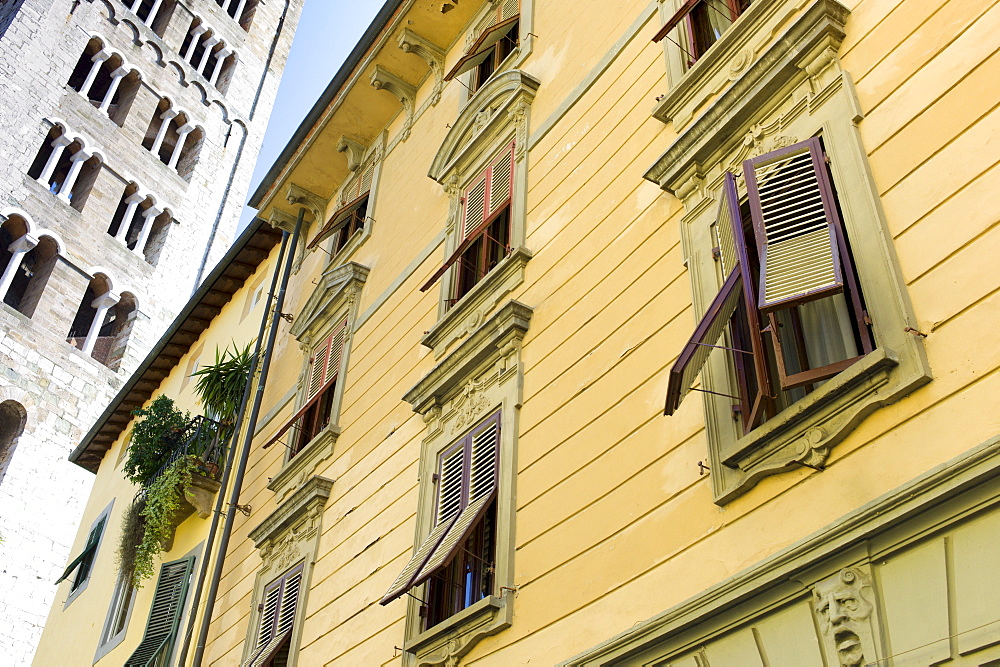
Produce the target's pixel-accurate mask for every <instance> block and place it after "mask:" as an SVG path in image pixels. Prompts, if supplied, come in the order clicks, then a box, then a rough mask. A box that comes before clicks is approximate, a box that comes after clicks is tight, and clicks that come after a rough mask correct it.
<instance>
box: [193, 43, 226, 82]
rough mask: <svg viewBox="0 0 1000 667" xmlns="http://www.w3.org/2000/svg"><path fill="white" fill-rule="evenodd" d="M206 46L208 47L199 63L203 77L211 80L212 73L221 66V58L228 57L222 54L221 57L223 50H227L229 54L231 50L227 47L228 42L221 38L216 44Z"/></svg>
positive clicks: (199, 69)
mask: <svg viewBox="0 0 1000 667" xmlns="http://www.w3.org/2000/svg"><path fill="white" fill-rule="evenodd" d="M206 46H207V47H208V48H207V49H206V51H205V55H204V56H202V59H201V62H200V63H199V66H198V71H199V72H200V73H201V75H202V76H203V77H205V78H206V79H208V80H209V81H211V80H212V78H213V77H212V75H213V74H214V73H215V70H216V68H217V67H221V64H220V62H221V60H225V57H226V56H222V57H221V59H220V57H219V55H220V54H221V53H222V52H223V51H226V54H227V55H228V51H229V50H228V49H227V48H226V44H225V43H224V42H222V41H221V40H216V42H215V44H212V45H211V46H208V45H206Z"/></svg>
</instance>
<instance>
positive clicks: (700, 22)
mask: <svg viewBox="0 0 1000 667" xmlns="http://www.w3.org/2000/svg"><path fill="white" fill-rule="evenodd" d="M751 2H752V0H685V2H684V4H683V5H682V6H681V8H680V9H679V10H678V11H677V13H676V14H674V15H673V16H672V17H670V19H669V20H668V21H667V22H666V23H665V24H664V25H663V27H662V28H660V31H659V32H657V33H656V36H655V37H654V38H653V41H654V42H659V41H660V40H662V39H663V38H664V37H667V35H669V34H670V32H671V31H673V30H674V29H675V28H676V27H677V26H679V25H681V24H682V23H683V24H684V26H685V28H686V33H687V35H686V37H687V38H686V39H684V36H683V35H678V39H673V40H672V41H674V42H675V43H676V44H677V45H678V46H680V47H681V48H682V49H684V50H685V52H686V53H687V56H688V66H691V65H693V64H694V63H695V61H696V60H698V58H700V57H701V56H702V54H704V53H705V52H706V51H707V50H708V48H709V47H710V46H712V44H715V42H716V41H718V39H719V38H720V37H722V33H724V32H725V31H726V30H728V29H729V26H731V25H732V24H733V23H734V22H735V21H736V19H737V18H739V17H740V14H742V13H743V12H744V11H746V9H747V7H749V6H750V3H751ZM685 44H686V47H685V46H684V45H685Z"/></svg>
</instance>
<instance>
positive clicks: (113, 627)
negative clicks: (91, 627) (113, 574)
mask: <svg viewBox="0 0 1000 667" xmlns="http://www.w3.org/2000/svg"><path fill="white" fill-rule="evenodd" d="M136 590H137V589H136V588H135V586H133V585H132V582H131V581H130V580H129V579H128V577H122V576H121V575H119V577H118V582H117V583H116V584H115V592H114V594H113V595H112V596H111V605H110V607H108V616H107V618H106V619H105V621H104V629H103V630H102V631H101V639H100V642H98V645H97V657H96V658H95V662H96V661H97V660H99V659H100V658H101V657H103V656H104V655H105V654H107V653H108V651H110V650H111V649H113V648H114V647H115V646H117V645H118V644H120V643H121V641H122V640H123V639H125V631H126V630H127V629H128V621H129V617H130V616H131V615H132V605H133V603H135V594H136Z"/></svg>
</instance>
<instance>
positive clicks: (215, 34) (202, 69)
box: [180, 14, 239, 92]
mask: <svg viewBox="0 0 1000 667" xmlns="http://www.w3.org/2000/svg"><path fill="white" fill-rule="evenodd" d="M195 21H198V22H199V23H197V24H195V23H194V22H195ZM185 34H186V35H191V42H190V43H189V44H188V47H187V49H186V50H185V51H184V52H183V53H180V57H181V59H182V60H183V61H184V62H186V63H187V64H188V65H189V66H190V67H191V69H192V70H193V71H194V72H196V73H197V74H198V75H199V76H200V77H202V78H203V79H205V80H206V81H207V82H208V83H209V85H211V86H216V87H217V84H218V82H219V78H220V77H221V75H222V70H223V69H224V68H225V67H226V61H227V60H228V59H229V57H230V56H232V58H233V59H232V64H231V66H230V67H235V66H236V63H237V62H239V54H237V53H236V51H235V50H234V49H233V47H232V46H230V45H228V44H227V43H226V40H224V39H223V38H222V36H221V34H220V32H219V31H218V30H217V29H216V28H214V27H213V26H212V25H211V24H209V23H208V22H207V21H205V19H204V18H202V17H201V15H199V14H194V15H193V17H192V25H191V27H190V28H189V29H188V31H187V33H185ZM199 44H202V45H203V46H204V47H205V50H204V51H203V52H202V54H201V59H200V60H199V61H198V62H194V60H193V57H194V52H195V50H197V48H198V45H199ZM213 53H214V54H215V59H216V60H215V65H214V67H213V68H212V71H211V72H209V71H208V70H207V67H206V66H207V64H208V61H209V58H211V56H212V54H213ZM219 92H222V91H219Z"/></svg>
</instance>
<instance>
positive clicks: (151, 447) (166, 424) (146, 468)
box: [122, 396, 190, 486]
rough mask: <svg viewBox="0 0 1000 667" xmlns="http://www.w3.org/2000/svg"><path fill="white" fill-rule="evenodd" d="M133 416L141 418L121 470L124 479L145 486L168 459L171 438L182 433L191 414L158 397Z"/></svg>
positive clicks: (134, 411) (168, 400) (133, 428)
mask: <svg viewBox="0 0 1000 667" xmlns="http://www.w3.org/2000/svg"><path fill="white" fill-rule="evenodd" d="M132 414H133V415H135V416H136V417H141V418H142V419H140V420H137V421H136V422H135V426H133V427H132V440H131V442H130V443H129V446H128V455H127V457H126V459H125V465H124V466H123V467H122V471H123V472H124V473H125V477H126V478H127V479H129V480H131V481H132V482H134V483H135V484H138V485H140V486H146V483H147V482H148V481H149V480H150V479H152V478H153V475H155V474H156V472H157V471H158V470H159V469H160V468H162V467H163V465H164V464H165V463H166V462H167V460H168V459H169V458H170V454H171V453H172V451H171V450H172V445H171V438H170V436H171V435H173V434H175V433H179V432H181V431H183V430H184V427H185V426H186V425H187V423H188V420H189V419H190V415H188V414H187V413H186V412H181V411H180V410H178V409H177V407H176V406H175V405H174V402H173V400H172V399H170V398H168V397H166V396H157V397H156V398H155V399H154V400H153V402H152V403H150V404H149V407H146V408H138V409H136V410H133V411H132Z"/></svg>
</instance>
